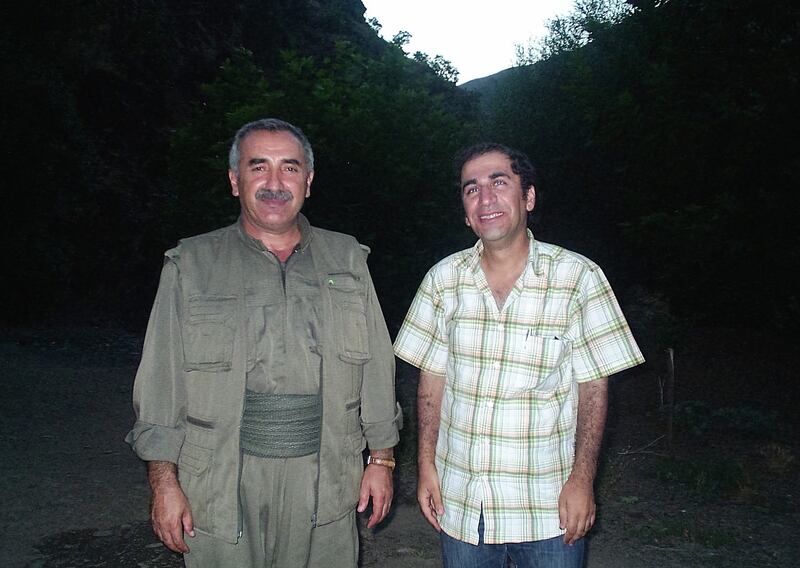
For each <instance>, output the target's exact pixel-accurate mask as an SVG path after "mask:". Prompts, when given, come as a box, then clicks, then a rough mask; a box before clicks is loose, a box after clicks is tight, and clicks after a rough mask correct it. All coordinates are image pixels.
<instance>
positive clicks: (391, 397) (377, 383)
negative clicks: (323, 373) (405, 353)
mask: <svg viewBox="0 0 800 568" xmlns="http://www.w3.org/2000/svg"><path fill="white" fill-rule="evenodd" d="M364 270H365V274H366V277H365V280H366V284H367V286H366V296H367V297H366V298H365V305H366V315H367V331H368V336H367V337H368V338H369V342H370V345H369V349H370V353H371V355H372V356H371V358H370V360H369V361H367V363H366V364H365V365H364V381H363V384H362V386H361V428H362V431H363V433H364V437H365V438H366V440H367V445H368V446H369V447H370V448H371V449H375V450H379V449H385V448H392V447H394V446H395V445H397V442H398V441H399V440H400V433H399V430H400V429H401V428H402V427H403V413H402V411H401V409H400V405H399V404H398V403H397V402H396V400H395V388H394V372H395V363H394V352H393V351H392V342H391V339H390V337H389V331H388V329H386V321H385V320H384V318H383V312H382V311H381V307H380V304H379V303H378V297H377V295H376V294H375V287H374V285H373V283H372V278H371V277H370V275H369V270H368V269H367V268H366V267H365V269H364Z"/></svg>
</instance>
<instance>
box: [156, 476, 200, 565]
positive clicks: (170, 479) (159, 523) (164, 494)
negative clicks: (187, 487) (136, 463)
mask: <svg viewBox="0 0 800 568" xmlns="http://www.w3.org/2000/svg"><path fill="white" fill-rule="evenodd" d="M148 478H149V480H150V489H151V491H152V500H151V502H150V521H151V523H152V524H153V532H155V533H156V536H157V537H158V538H159V540H161V542H163V543H164V545H165V546H166V547H167V548H169V549H170V550H172V551H175V552H181V553H184V554H185V553H187V552H189V547H188V546H187V545H186V542H185V541H184V539H183V535H184V533H185V534H188V535H189V536H191V537H193V536H194V522H193V521H192V507H191V506H190V505H189V500H188V499H187V498H186V495H185V494H184V493H183V490H182V489H181V486H180V483H178V476H177V471H176V467H175V464H173V463H169V462H149V463H148Z"/></svg>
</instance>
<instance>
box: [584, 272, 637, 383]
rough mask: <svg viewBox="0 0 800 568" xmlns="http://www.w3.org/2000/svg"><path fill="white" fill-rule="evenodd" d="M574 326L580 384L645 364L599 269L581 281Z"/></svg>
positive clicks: (611, 291) (588, 273) (589, 273)
mask: <svg viewBox="0 0 800 568" xmlns="http://www.w3.org/2000/svg"><path fill="white" fill-rule="evenodd" d="M570 322H571V323H570V330H569V336H570V337H571V338H572V339H573V351H572V354H573V373H574V376H575V380H577V381H578V382H584V381H591V380H595V379H599V378H601V377H608V376H610V375H612V374H614V373H618V372H620V371H622V370H624V369H628V368H630V367H634V366H636V365H639V364H640V363H643V362H644V357H643V356H642V352H641V351H640V350H639V347H638V345H636V341H635V340H634V338H633V334H632V333H631V330H630V327H628V322H627V321H626V320H625V316H624V315H623V314H622V309H620V307H619V303H618V302H617V298H616V297H615V296H614V292H613V290H612V289H611V285H610V284H609V283H608V280H607V279H606V277H605V275H604V274H603V271H602V270H601V269H600V268H599V267H597V266H596V265H595V266H590V267H589V268H588V269H587V270H586V271H585V273H584V274H583V276H582V278H581V279H580V283H579V288H578V294H577V302H576V304H575V307H574V309H573V310H572V314H571V318H570Z"/></svg>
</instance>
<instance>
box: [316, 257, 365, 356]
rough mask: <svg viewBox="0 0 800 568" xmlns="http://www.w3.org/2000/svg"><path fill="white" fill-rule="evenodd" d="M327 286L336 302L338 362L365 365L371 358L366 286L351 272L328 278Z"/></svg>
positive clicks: (336, 274) (333, 274)
mask: <svg viewBox="0 0 800 568" xmlns="http://www.w3.org/2000/svg"><path fill="white" fill-rule="evenodd" d="M326 286H327V288H328V290H329V291H330V294H331V301H332V302H333V314H334V323H335V325H336V328H335V335H336V337H337V338H338V341H337V344H338V346H339V359H341V360H342V361H344V362H346V363H352V364H354V365H363V364H364V363H366V362H367V361H369V359H370V358H371V355H370V352H369V337H368V334H367V307H366V305H365V303H364V296H365V288H364V283H363V282H362V281H361V279H360V278H359V277H358V276H356V275H354V274H352V273H350V272H339V273H329V274H328V277H327V281H326Z"/></svg>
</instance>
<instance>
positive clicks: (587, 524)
mask: <svg viewBox="0 0 800 568" xmlns="http://www.w3.org/2000/svg"><path fill="white" fill-rule="evenodd" d="M595 511H596V508H595V503H594V489H593V487H592V480H589V479H581V478H577V479H576V478H573V477H570V478H569V479H568V480H567V482H566V483H565V484H564V487H563V488H562V489H561V495H559V497H558V517H559V521H560V525H561V528H562V529H566V531H567V532H566V533H565V534H564V543H565V544H575V543H576V542H578V540H580V539H581V538H583V537H584V536H585V535H586V533H587V532H589V529H591V528H592V526H593V525H594V520H595Z"/></svg>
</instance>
